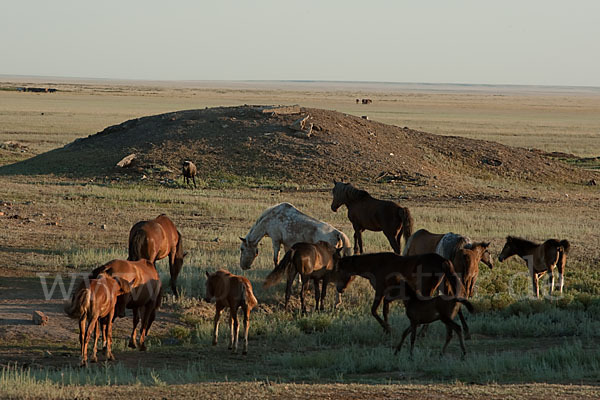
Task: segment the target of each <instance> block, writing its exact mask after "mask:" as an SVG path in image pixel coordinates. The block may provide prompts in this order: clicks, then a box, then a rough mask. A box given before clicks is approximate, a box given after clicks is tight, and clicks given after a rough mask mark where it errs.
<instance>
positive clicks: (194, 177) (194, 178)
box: [192, 175, 196, 189]
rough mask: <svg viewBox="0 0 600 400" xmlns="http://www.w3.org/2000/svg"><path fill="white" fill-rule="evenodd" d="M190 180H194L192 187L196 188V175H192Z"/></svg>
mask: <svg viewBox="0 0 600 400" xmlns="http://www.w3.org/2000/svg"><path fill="white" fill-rule="evenodd" d="M192 181H194V189H196V175H193V176H192Z"/></svg>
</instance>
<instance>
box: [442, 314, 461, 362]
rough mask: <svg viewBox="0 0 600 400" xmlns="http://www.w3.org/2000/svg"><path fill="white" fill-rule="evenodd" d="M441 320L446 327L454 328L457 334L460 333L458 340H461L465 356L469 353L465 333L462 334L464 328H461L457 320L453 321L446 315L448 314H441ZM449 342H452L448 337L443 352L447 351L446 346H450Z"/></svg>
mask: <svg viewBox="0 0 600 400" xmlns="http://www.w3.org/2000/svg"><path fill="white" fill-rule="evenodd" d="M440 319H441V321H442V322H443V323H444V324H445V325H446V329H448V327H449V328H450V329H452V330H454V331H455V332H456V333H457V335H458V340H460V348H461V350H462V353H463V357H464V356H466V355H467V349H466V348H465V341H464V339H463V334H462V329H461V328H460V325H458V324H457V323H456V322H454V321H452V319H450V318H448V317H446V316H443V315H442V316H441V318H440ZM448 342H450V341H449V340H448V339H446V344H445V345H444V348H443V349H442V354H444V352H445V351H446V347H447V346H448Z"/></svg>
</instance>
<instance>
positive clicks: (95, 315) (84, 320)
mask: <svg viewBox="0 0 600 400" xmlns="http://www.w3.org/2000/svg"><path fill="white" fill-rule="evenodd" d="M130 292H131V286H130V285H129V282H127V280H125V279H120V278H118V277H115V278H113V277H110V276H107V275H104V274H101V275H99V276H98V278H97V279H90V280H87V281H84V282H82V283H81V284H80V286H79V288H78V289H77V290H76V291H75V292H74V293H73V296H72V298H71V302H70V303H69V304H67V305H65V308H64V310H65V313H66V314H67V315H68V316H69V317H71V318H79V344H80V345H81V364H80V365H81V366H87V350H88V343H89V341H90V337H91V334H92V332H94V348H93V350H92V362H98V357H97V356H96V352H97V345H98V337H99V336H100V330H102V332H103V334H104V339H105V340H106V358H107V360H114V359H115V357H114V356H113V354H112V323H113V316H114V314H115V306H116V304H117V297H118V296H121V295H125V294H127V293H130ZM100 325H103V326H102V327H101V326H100Z"/></svg>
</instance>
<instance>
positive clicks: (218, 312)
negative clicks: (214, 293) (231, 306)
mask: <svg viewBox="0 0 600 400" xmlns="http://www.w3.org/2000/svg"><path fill="white" fill-rule="evenodd" d="M221 311H223V307H219V305H217V309H216V312H215V319H214V327H213V341H212V344H213V346H216V345H217V338H218V337H219V319H220V318H221Z"/></svg>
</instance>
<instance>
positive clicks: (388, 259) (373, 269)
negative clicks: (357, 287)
mask: <svg viewBox="0 0 600 400" xmlns="http://www.w3.org/2000/svg"><path fill="white" fill-rule="evenodd" d="M334 259H335V262H336V267H335V269H334V275H335V279H336V286H337V290H338V292H340V293H343V292H344V290H345V289H346V287H347V286H348V283H349V282H350V280H351V279H352V277H353V276H354V275H359V276H361V277H363V278H366V279H368V280H369V282H370V283H371V286H372V287H373V289H375V299H374V300H373V305H372V306H371V314H373V317H375V319H376V320H377V322H379V324H380V325H381V326H382V327H383V329H384V331H385V332H386V333H390V332H391V329H390V325H389V323H388V314H389V310H390V302H392V301H393V300H396V299H398V298H399V296H401V295H402V293H399V289H401V286H402V285H403V284H404V282H408V283H409V284H410V285H411V286H412V287H414V288H415V290H419V291H420V292H421V293H423V295H424V296H432V295H433V294H434V293H435V291H436V290H437V288H438V287H439V286H440V284H441V283H442V282H443V281H444V279H445V285H446V288H447V290H448V292H451V293H452V294H454V295H456V294H458V293H462V291H463V290H464V288H463V285H462V282H461V281H460V278H459V277H458V275H456V272H455V271H454V267H453V266H452V262H450V261H448V260H446V259H445V258H444V257H442V256H440V255H438V254H434V253H429V254H423V255H419V256H410V257H403V256H399V255H397V254H395V253H371V254H362V255H355V256H350V257H341V258H340V257H339V252H336V253H335V254H334ZM382 300H383V320H382V319H381V318H380V317H379V315H378V314H377V309H378V308H379V305H380V304H381V301H382Z"/></svg>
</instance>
